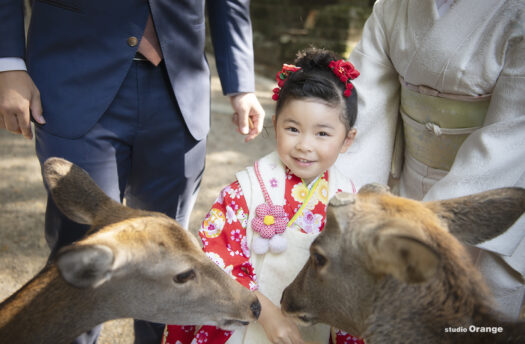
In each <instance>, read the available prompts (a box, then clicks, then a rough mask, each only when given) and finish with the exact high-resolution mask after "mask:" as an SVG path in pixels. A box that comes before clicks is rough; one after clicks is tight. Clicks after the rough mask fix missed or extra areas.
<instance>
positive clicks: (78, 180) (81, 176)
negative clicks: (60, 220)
mask: <svg viewBox="0 0 525 344" xmlns="http://www.w3.org/2000/svg"><path fill="white" fill-rule="evenodd" d="M43 175H44V179H45V181H46V184H47V186H48V187H49V191H50V193H51V196H52V197H53V200H54V201H55V203H56V205H57V207H58V208H59V209H60V211H62V213H64V215H66V216H67V217H68V218H70V219H71V220H73V221H75V222H78V223H84V224H92V223H93V220H94V218H95V215H96V214H97V212H98V210H99V209H100V208H102V207H108V206H116V205H118V206H120V204H119V203H117V202H115V201H113V200H112V199H110V198H109V197H108V196H107V195H106V194H105V193H104V192H103V191H102V190H101V189H100V188H99V187H98V186H97V184H96V183H95V182H94V181H93V179H91V177H90V176H89V175H88V174H87V172H86V171H84V170H83V169H81V168H80V167H78V166H76V165H74V164H72V163H71V162H69V161H67V160H64V159H60V158H49V159H48V160H46V162H45V163H44V168H43Z"/></svg>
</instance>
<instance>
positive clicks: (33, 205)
mask: <svg viewBox="0 0 525 344" xmlns="http://www.w3.org/2000/svg"><path fill="white" fill-rule="evenodd" d="M210 61H212V59H210ZM212 68H213V66H212ZM273 87H274V82H273V81H272V80H270V79H266V78H264V77H262V76H257V78H256V90H257V96H258V98H259V100H260V102H261V104H262V105H263V107H264V108H265V111H266V120H265V127H267V132H266V134H262V135H259V136H258V137H257V138H256V139H255V140H253V141H251V142H249V143H244V140H243V137H242V136H241V135H240V134H238V133H237V132H236V131H235V130H234V128H233V126H232V123H231V114H232V111H231V106H230V104H229V100H228V98H226V97H224V96H222V91H221V87H220V82H219V80H218V77H217V76H216V74H215V72H214V73H213V75H212V129H211V132H210V134H209V136H208V153H207V155H206V170H205V173H204V176H203V180H202V186H201V190H200V193H199V196H198V199H197V202H196V205H195V208H194V210H193V213H192V216H191V223H190V230H191V231H192V232H194V233H195V232H196V231H197V230H198V228H199V226H200V222H201V221H202V219H203V218H204V216H205V214H206V212H207V211H208V210H209V207H210V206H211V205H212V204H213V202H214V200H215V198H216V197H217V195H218V193H219V191H220V190H221V188H222V187H224V186H225V185H227V184H229V183H230V182H231V181H233V179H234V173H235V172H236V171H238V170H239V169H241V168H243V167H245V166H247V165H250V164H251V163H252V162H253V161H254V160H255V159H257V158H259V157H261V156H263V155H264V154H266V153H268V152H270V151H271V150H272V149H273V147H274V140H273V131H272V128H271V127H272V125H271V115H272V114H273V107H274V104H273V101H272V100H271V95H272V89H273ZM45 200H46V192H45V189H44V187H43V184H42V177H41V174H40V166H39V163H38V160H37V158H36V156H35V152H34V141H29V140H26V139H24V138H22V137H21V136H18V135H13V134H10V133H8V132H6V131H5V130H0V301H2V300H4V299H5V298H6V297H7V296H9V295H11V294H12V293H13V292H15V291H16V290H17V289H18V288H20V287H21V286H22V285H23V284H25V283H26V282H27V281H28V280H29V279H30V278H31V277H33V276H34V275H35V274H36V273H37V272H38V271H39V270H40V269H41V268H42V267H43V266H44V264H45V262H46V259H47V256H48V254H49V249H48V247H47V244H46V241H45V238H44V212H45V203H46V201H45ZM133 339H134V337H133V327H132V321H131V320H130V319H121V320H114V321H110V322H108V323H106V324H104V326H103V330H102V335H101V337H100V340H99V343H101V344H131V343H133Z"/></svg>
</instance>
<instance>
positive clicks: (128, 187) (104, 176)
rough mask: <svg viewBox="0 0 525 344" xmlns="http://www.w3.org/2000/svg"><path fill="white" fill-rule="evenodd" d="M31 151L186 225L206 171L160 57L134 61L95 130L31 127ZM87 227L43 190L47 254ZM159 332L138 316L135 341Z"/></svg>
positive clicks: (150, 339)
mask: <svg viewBox="0 0 525 344" xmlns="http://www.w3.org/2000/svg"><path fill="white" fill-rule="evenodd" d="M80 82H81V81H80ZM203 92H207V90H203ZM85 96H86V97H89V94H86V95H85ZM93 101H96V99H93ZM46 115H47V116H52V114H46V113H44V116H46ZM74 115H75V114H74V113H72V114H71V116H74ZM36 152H37V156H38V159H39V160H40V164H41V165H42V164H43V163H44V161H45V160H46V159H47V158H49V157H54V156H55V157H62V158H65V159H67V160H69V161H71V162H73V163H75V164H77V165H78V166H80V167H82V168H83V169H85V170H86V171H87V172H88V173H89V175H90V176H91V177H92V178H93V180H94V181H95V182H96V183H97V184H98V185H99V186H100V187H101V188H102V190H104V191H105V192H106V193H107V194H108V195H109V196H110V197H111V198H113V199H115V200H117V201H121V202H122V201H123V199H125V200H126V204H127V205H128V206H130V207H133V208H140V209H145V210H154V211H160V212H163V213H165V214H167V215H168V216H170V217H172V218H174V219H175V220H177V221H178V222H179V223H180V224H181V225H183V227H185V228H187V227H188V222H189V215H190V212H191V209H192V207H193V205H194V202H195V199H196V197H197V192H198V189H199V185H200V181H201V177H202V173H203V170H204V161H205V154H206V140H201V141H196V140H195V139H194V138H193V137H192V136H191V134H190V133H189V131H188V129H187V128H186V125H185V123H184V120H183V117H182V114H181V112H180V109H179V106H178V104H177V100H176V99H175V96H174V95H173V92H172V87H171V84H170V82H169V79H168V74H167V72H166V69H165V66H164V63H162V62H161V64H160V65H159V66H157V67H155V66H153V65H152V64H151V63H149V62H148V61H135V60H134V61H133V63H132V64H131V67H130V69H129V71H128V74H127V76H126V78H125V80H124V82H123V83H122V85H121V87H120V89H119V91H118V93H117V94H116V95H115V97H114V100H113V102H112V103H111V105H110V106H109V107H108V109H107V110H106V111H105V113H104V114H103V115H102V116H101V117H100V119H99V121H98V122H97V123H96V124H95V126H94V127H93V128H91V129H90V130H89V131H88V132H87V133H86V134H85V135H83V136H81V137H79V138H75V139H65V138H62V137H58V136H54V135H51V134H49V133H47V132H46V131H45V128H36ZM78 197H82V195H78ZM87 229H88V227H87V226H85V225H80V224H78V223H74V222H72V221H71V220H69V219H67V218H66V217H65V216H64V215H63V214H61V213H60V211H59V210H58V209H57V207H56V205H55V203H54V202H53V200H52V198H51V197H50V196H48V203H47V209H46V218H45V234H46V240H47V243H48V245H49V247H50V249H51V255H50V259H53V257H54V256H55V254H56V252H57V251H58V250H59V249H60V248H61V247H63V246H65V245H68V244H70V243H72V242H74V241H76V240H78V239H80V238H82V237H83V236H84V234H85V233H86V231H87ZM72 316H74V315H72ZM162 330H163V325H161V324H158V325H156V324H151V323H146V322H142V321H136V322H135V338H136V340H135V342H136V343H141V344H142V343H148V344H149V343H160V340H161V336H162ZM99 332H100V326H99V327H98V328H95V329H93V330H92V331H91V332H90V333H85V334H83V335H82V336H81V337H79V338H77V341H76V342H75V343H85V344H87V343H95V342H96V338H97V337H98V333H99Z"/></svg>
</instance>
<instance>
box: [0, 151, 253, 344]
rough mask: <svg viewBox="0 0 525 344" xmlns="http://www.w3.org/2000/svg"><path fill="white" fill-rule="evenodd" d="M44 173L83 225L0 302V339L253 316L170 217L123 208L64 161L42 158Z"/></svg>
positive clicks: (247, 299) (52, 338) (240, 292)
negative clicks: (124, 322)
mask: <svg viewBox="0 0 525 344" xmlns="http://www.w3.org/2000/svg"><path fill="white" fill-rule="evenodd" d="M44 177H45V180H46V183H47V185H48V187H49V190H50V192H51V195H52V196H53V198H54V200H55V203H56V204H57V205H58V207H59V208H60V209H61V211H62V212H63V213H64V214H65V215H66V216H68V217H70V218H71V219H72V220H75V221H77V222H80V223H87V224H90V225H91V229H90V231H89V233H88V235H87V236H86V237H85V238H84V239H82V240H80V241H78V242H76V243H74V244H72V245H70V246H67V247H64V248H63V249H61V250H60V251H59V253H58V255H57V258H56V261H55V262H54V263H52V264H49V265H48V266H47V267H45V268H44V269H43V270H42V271H41V272H40V273H39V274H38V275H36V276H35V277H34V278H33V279H32V280H31V281H30V282H28V283H27V284H26V285H25V286H23V287H22V288H21V289H20V290H19V291H17V292H16V293H15V294H14V295H12V296H11V297H9V298H8V299H7V300H5V301H4V302H3V303H2V304H0V342H2V343H9V344H17V343H31V344H35V343H46V344H47V343H53V344H60V343H69V342H71V341H72V340H73V339H74V338H75V337H76V336H78V335H79V334H80V333H82V332H84V331H86V330H88V329H90V328H92V327H93V326H95V325H97V324H99V323H102V322H104V321H107V320H110V319H116V318H125V317H131V318H135V319H143V320H149V321H155V322H161V323H173V324H214V325H220V326H225V327H232V326H238V325H242V324H247V323H248V322H249V321H253V320H256V319H257V317H258V315H259V312H260V303H259V301H258V300H257V298H256V296H255V295H254V294H253V293H251V292H249V291H248V290H247V289H246V288H243V287H242V286H241V285H240V284H238V283H236V282H235V281H234V280H233V279H232V278H231V277H230V276H228V275H227V274H226V273H224V272H223V271H222V270H221V269H220V268H219V267H218V266H217V265H215V264H214V263H213V262H212V261H211V260H210V259H209V258H207V257H206V255H205V254H204V253H203V252H202V250H201V248H200V246H199V244H198V242H197V240H196V238H195V237H193V236H192V235H191V234H190V233H189V232H188V231H186V230H184V229H183V228H182V227H180V226H179V225H178V224H177V223H176V222H175V221H174V220H172V219H171V218H169V217H167V216H165V215H163V214H160V213H154V212H147V211H140V210H134V209H131V208H128V207H125V206H122V205H121V204H119V203H117V202H115V201H113V200H111V199H110V198H109V197H107V196H106V195H105V194H104V193H103V192H102V191H101V190H100V189H99V188H98V187H97V186H96V184H95V183H94V182H93V181H92V180H91V179H90V178H89V176H88V175H87V173H86V172H84V171H83V170H81V169H80V168H78V167H77V166H75V165H72V164H71V163H69V162H67V161H65V160H62V159H57V158H52V159H50V160H48V161H47V162H46V163H45V165H44Z"/></svg>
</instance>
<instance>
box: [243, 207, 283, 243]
mask: <svg viewBox="0 0 525 344" xmlns="http://www.w3.org/2000/svg"><path fill="white" fill-rule="evenodd" d="M255 215H256V216H255V217H254V218H253V220H252V229H253V230H254V231H256V232H257V233H259V235H260V236H261V237H263V238H265V239H270V238H272V237H273V236H274V235H275V234H281V233H284V231H285V230H286V225H287V224H288V218H287V217H286V213H285V211H284V209H283V207H282V206H280V205H268V204H266V203H263V204H259V205H258V206H257V208H255Z"/></svg>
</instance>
